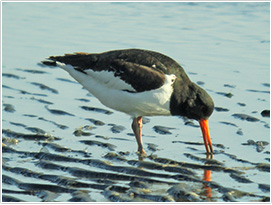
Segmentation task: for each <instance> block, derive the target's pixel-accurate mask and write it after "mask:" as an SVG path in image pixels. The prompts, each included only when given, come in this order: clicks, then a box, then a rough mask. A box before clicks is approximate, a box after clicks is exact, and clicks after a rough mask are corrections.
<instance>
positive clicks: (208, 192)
mask: <svg viewBox="0 0 272 205" xmlns="http://www.w3.org/2000/svg"><path fill="white" fill-rule="evenodd" d="M206 159H213V155H212V154H207V155H206ZM205 165H209V162H208V161H207V162H205ZM211 175H212V171H211V170H209V169H204V175H203V180H204V181H207V182H210V181H211ZM203 191H204V196H206V197H207V200H208V201H211V197H212V189H211V187H209V185H208V184H207V183H203Z"/></svg>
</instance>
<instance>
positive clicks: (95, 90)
mask: <svg viewBox="0 0 272 205" xmlns="http://www.w3.org/2000/svg"><path fill="white" fill-rule="evenodd" d="M42 63H43V64H45V65H48V66H59V67H61V68H63V69H64V70H66V71H67V72H68V73H69V74H70V75H71V76H72V77H73V78H74V79H75V80H76V81H78V82H79V83H80V84H82V85H83V87H84V88H86V89H87V90H88V91H89V92H90V93H91V94H92V95H93V96H95V97H96V98H97V99H98V100H99V101H100V102H101V103H102V104H104V105H105V106H107V107H109V108H112V109H114V110H117V111H120V112H124V113H126V114H128V115H130V116H131V117H132V118H133V122H132V129H133V132H134V134H135V137H136V141H137V144H138V152H139V153H141V154H143V153H145V151H144V149H143V143H142V134H141V130H142V117H143V116H157V115H174V116H184V117H187V118H189V119H195V120H197V121H198V122H199V124H200V127H201V130H202V135H203V139H204V145H205V148H206V151H207V153H210V152H211V153H212V152H213V148H212V143H211V139H210V133H209V127H208V118H209V116H210V115H211V114H212V112H213V109H214V103H213V100H212V98H211V97H210V96H209V94H208V93H207V92H206V91H205V90H203V89H202V88H200V87H199V86H198V85H196V84H195V83H193V82H192V81H191V80H190V79H189V77H188V76H187V75H186V73H185V71H184V69H183V68H182V67H181V66H180V65H179V64H178V63H177V62H176V61H175V60H173V59H171V58H170V57H168V56H166V55H163V54H161V53H158V52H154V51H149V50H142V49H125V50H113V51H108V52H104V53H94V54H92V53H74V54H66V55H64V56H51V57H49V58H48V60H46V61H43V62H42Z"/></svg>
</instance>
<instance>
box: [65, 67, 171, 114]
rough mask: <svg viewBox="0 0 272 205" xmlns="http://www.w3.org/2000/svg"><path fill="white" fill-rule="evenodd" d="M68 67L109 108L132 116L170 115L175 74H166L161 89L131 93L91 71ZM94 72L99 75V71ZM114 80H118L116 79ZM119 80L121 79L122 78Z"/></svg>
mask: <svg viewBox="0 0 272 205" xmlns="http://www.w3.org/2000/svg"><path fill="white" fill-rule="evenodd" d="M61 67H62V66H61ZM67 67H68V66H67ZM67 67H65V70H66V71H68V72H69V74H70V75H71V76H72V77H73V78H75V80H77V81H78V82H79V83H80V84H82V85H83V87H84V88H86V89H87V90H88V91H89V92H90V93H91V94H92V95H94V96H95V97H96V98H97V99H98V100H99V101H100V102H101V103H102V104H104V105H105V106H107V107H109V108H112V109H114V110H118V111H121V112H124V113H127V114H128V115H131V116H132V117H138V116H154V115H170V107H169V103H170V97H171V95H172V92H173V87H172V84H173V81H174V79H175V78H176V76H175V75H166V81H165V84H164V85H163V86H162V87H160V88H159V89H156V90H151V91H145V92H140V93H130V92H126V91H123V90H120V88H119V87H118V88H116V87H113V86H108V85H109V84H107V83H105V82H102V81H101V79H99V78H97V76H95V77H96V78H95V77H94V76H92V75H91V74H90V73H88V75H86V74H84V73H81V72H79V71H76V70H74V69H73V68H72V66H70V67H69V68H68V69H67ZM94 73H95V75H97V74H98V73H99V72H94ZM113 77H114V76H113ZM114 78H116V77H114ZM117 78H118V77H117ZM114 80H115V81H116V79H114ZM119 80H120V81H121V79H119ZM122 83H124V82H122Z"/></svg>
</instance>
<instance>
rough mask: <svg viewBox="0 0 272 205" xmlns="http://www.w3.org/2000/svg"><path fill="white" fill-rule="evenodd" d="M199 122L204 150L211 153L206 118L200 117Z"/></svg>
mask: <svg viewBox="0 0 272 205" xmlns="http://www.w3.org/2000/svg"><path fill="white" fill-rule="evenodd" d="M199 124H200V127H201V131H202V135H203V140H204V145H205V148H206V151H207V153H213V148H212V141H211V137H210V132H209V124H208V120H204V119H201V120H200V121H199ZM208 145H209V147H210V151H209V147H208Z"/></svg>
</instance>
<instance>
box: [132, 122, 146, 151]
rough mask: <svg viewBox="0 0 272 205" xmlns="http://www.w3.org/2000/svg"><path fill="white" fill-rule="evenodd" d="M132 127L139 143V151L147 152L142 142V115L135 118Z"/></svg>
mask: <svg viewBox="0 0 272 205" xmlns="http://www.w3.org/2000/svg"><path fill="white" fill-rule="evenodd" d="M131 127H132V130H133V132H134V135H135V137H136V141H137V144H138V152H140V154H145V151H144V149H143V142H142V127H143V123H142V117H137V118H134V119H133V122H132V125H131Z"/></svg>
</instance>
